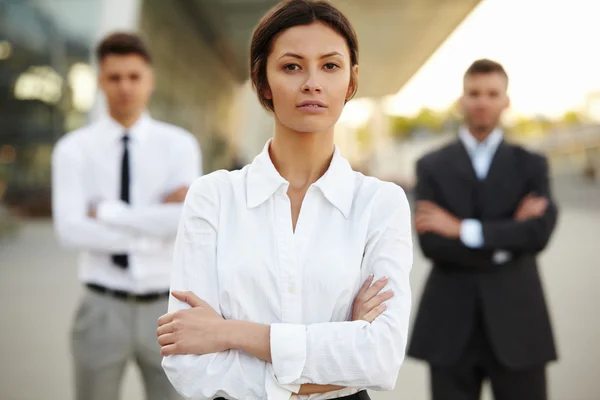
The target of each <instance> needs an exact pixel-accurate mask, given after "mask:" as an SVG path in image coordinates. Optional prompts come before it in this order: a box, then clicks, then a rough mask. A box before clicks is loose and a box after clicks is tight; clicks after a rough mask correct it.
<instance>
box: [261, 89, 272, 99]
mask: <svg viewBox="0 0 600 400" xmlns="http://www.w3.org/2000/svg"><path fill="white" fill-rule="evenodd" d="M260 92H261V93H262V96H263V97H264V98H265V99H267V100H273V93H271V89H270V88H269V87H268V86H267V87H265V88H263V89H261V91H260Z"/></svg>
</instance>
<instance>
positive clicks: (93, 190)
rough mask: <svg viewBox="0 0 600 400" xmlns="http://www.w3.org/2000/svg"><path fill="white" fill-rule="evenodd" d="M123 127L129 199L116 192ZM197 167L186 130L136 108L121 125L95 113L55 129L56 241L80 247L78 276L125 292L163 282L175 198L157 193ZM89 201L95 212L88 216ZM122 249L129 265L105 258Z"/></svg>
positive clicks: (184, 180)
mask: <svg viewBox="0 0 600 400" xmlns="http://www.w3.org/2000/svg"><path fill="white" fill-rule="evenodd" d="M125 132H128V135H129V137H130V140H129V141H128V142H129V143H128V146H129V169H130V176H131V179H130V203H129V204H127V203H124V202H122V201H121V200H119V199H120V187H121V186H120V182H121V159H122V156H123V149H124V147H123V140H122V138H123V135H124V134H125ZM200 175H201V163H200V149H199V146H198V142H197V140H196V138H195V137H194V136H192V135H191V134H190V133H189V132H187V131H185V130H183V129H181V128H178V127H176V126H173V125H169V124H166V123H163V122H159V121H156V120H153V119H152V118H151V117H150V116H149V115H147V114H144V115H143V116H142V117H141V118H140V119H139V120H138V121H137V122H136V123H135V125H133V126H132V127H130V128H129V129H126V128H124V127H123V126H121V125H120V124H118V123H117V122H116V121H114V120H113V119H110V118H106V119H103V120H101V121H99V122H97V123H94V124H92V125H88V126H86V127H83V128H81V129H78V130H76V131H73V132H70V133H68V134H66V135H65V136H64V137H62V138H61V139H60V140H59V141H58V143H57V144H56V146H55V148H54V152H53V155H52V208H53V214H54V226H55V230H56V232H57V235H58V238H59V240H60V242H61V243H62V244H63V245H64V246H67V247H70V248H74V249H77V250H79V251H80V257H79V262H78V264H79V276H80V279H81V281H82V282H84V283H95V284H99V285H102V286H105V287H108V288H110V289H116V290H125V291H128V292H132V293H139V294H142V293H147V292H152V291H158V290H166V289H167V288H168V287H169V281H170V272H171V266H172V249H173V243H174V239H175V236H176V233H177V226H178V222H179V216H180V215H181V209H182V208H183V206H182V204H181V203H179V204H177V203H171V204H163V203H162V200H163V198H164V196H165V195H167V194H169V193H171V192H173V191H174V190H176V189H177V188H179V187H181V186H188V187H189V186H191V184H192V183H193V182H194V180H195V179H196V178H198V176H200ZM92 208H96V213H97V216H96V218H89V217H88V212H89V210H90V209H92ZM120 253H127V254H128V255H129V267H128V268H127V269H123V268H121V267H119V266H116V265H114V264H113V263H112V261H111V258H110V256H111V254H120Z"/></svg>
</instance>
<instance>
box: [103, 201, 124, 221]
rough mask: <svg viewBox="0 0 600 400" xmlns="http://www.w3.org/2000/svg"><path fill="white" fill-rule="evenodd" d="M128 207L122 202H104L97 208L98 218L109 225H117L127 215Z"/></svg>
mask: <svg viewBox="0 0 600 400" xmlns="http://www.w3.org/2000/svg"><path fill="white" fill-rule="evenodd" d="M128 207H129V206H128V205H127V204H126V203H124V202H122V201H103V202H101V203H100V204H98V206H97V207H96V218H97V219H98V221H101V222H105V223H107V224H116V223H118V222H119V220H120V219H122V218H123V216H124V215H125V214H126V213H127V211H128Z"/></svg>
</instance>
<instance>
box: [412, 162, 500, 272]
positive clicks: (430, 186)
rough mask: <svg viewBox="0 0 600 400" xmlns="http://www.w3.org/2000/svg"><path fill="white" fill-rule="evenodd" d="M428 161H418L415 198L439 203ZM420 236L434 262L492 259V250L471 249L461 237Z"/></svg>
mask: <svg viewBox="0 0 600 400" xmlns="http://www.w3.org/2000/svg"><path fill="white" fill-rule="evenodd" d="M428 161H429V160H428V159H427V158H422V159H420V160H419V161H418V162H417V166H416V173H417V184H416V187H415V199H416V200H417V201H419V200H429V201H433V202H435V203H437V204H439V199H438V198H437V196H436V192H437V191H438V190H439V189H438V187H437V185H436V182H435V180H434V179H433V176H432V174H431V173H430V169H429V167H430V165H431V164H428V163H427V162H428ZM418 238H419V245H420V247H421V251H422V252H423V254H424V255H425V257H427V258H429V259H430V260H432V261H433V262H438V263H449V264H459V265H461V266H473V267H477V266H481V264H482V263H486V262H489V261H491V257H492V256H491V252H490V251H488V250H479V249H470V248H468V247H467V246H465V244H464V243H463V242H462V241H461V240H459V239H447V238H445V237H443V236H440V235H437V234H435V233H431V232H428V233H424V234H420V235H419V236H418Z"/></svg>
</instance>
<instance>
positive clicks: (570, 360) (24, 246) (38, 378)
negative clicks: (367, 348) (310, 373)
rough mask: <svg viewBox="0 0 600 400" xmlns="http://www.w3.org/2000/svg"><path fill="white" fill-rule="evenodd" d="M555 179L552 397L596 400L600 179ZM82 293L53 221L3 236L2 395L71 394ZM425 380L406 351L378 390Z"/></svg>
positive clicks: (423, 393)
mask: <svg viewBox="0 0 600 400" xmlns="http://www.w3.org/2000/svg"><path fill="white" fill-rule="evenodd" d="M555 187H556V192H557V197H558V198H559V203H560V204H561V211H562V213H561V218H560V222H559V229H558V231H557V232H556V235H555V236H554V239H553V241H552V243H551V246H550V249H549V250H548V251H546V252H545V253H544V254H543V256H542V266H543V268H542V272H543V276H544V282H545V287H546V291H547V296H548V301H549V303H550V306H551V312H552V317H553V322H554V325H555V328H556V336H557V340H558V345H559V351H560V356H561V360H560V362H559V363H557V364H556V365H553V366H552V367H551V369H550V379H549V381H550V392H551V399H552V400H597V399H598V398H600V379H599V375H598V371H600V346H599V345H598V340H599V339H600V312H599V311H598V309H599V307H600V295H599V294H598V292H599V290H598V288H599V284H600V262H598V260H599V257H598V253H597V249H598V248H599V247H600V241H599V240H598V234H599V233H600V185H595V186H592V185H589V184H587V183H584V182H582V181H581V180H580V179H579V178H569V179H564V178H563V179H559V180H557V183H556V184H555ZM427 271H428V266H427V264H426V262H424V260H423V259H422V258H421V255H420V252H419V251H418V250H417V251H416V259H415V265H414V268H413V273H412V278H411V279H412V282H413V290H414V296H415V304H416V301H417V299H418V296H419V295H420V293H421V288H422V285H423V282H424V279H425V276H426V274H427ZM79 295H80V287H79V285H78V283H77V280H76V270H75V265H74V255H73V254H72V253H68V252H65V251H63V250H60V249H59V248H58V246H57V244H56V242H55V240H54V237H53V234H52V229H51V226H50V223H49V222H35V223H27V224H25V225H24V228H23V230H22V231H21V233H20V235H19V236H18V237H17V238H15V239H12V240H9V241H4V242H0V304H2V307H1V308H0V321H1V324H2V325H1V326H2V328H1V329H0V355H1V359H2V362H1V364H0V365H1V368H2V370H1V373H0V400H38V399H44V400H70V399H71V398H72V389H71V372H70V360H69V355H68V342H67V331H68V327H69V326H70V322H71V317H72V314H73V311H74V308H75V305H76V304H77V302H78V296H79ZM426 383H427V373H426V369H425V367H424V366H423V365H422V364H420V363H415V362H413V361H411V360H408V361H407V362H406V364H405V366H404V367H403V369H402V371H401V373H400V377H399V379H398V384H397V386H396V390H395V391H394V392H392V393H382V394H377V393H373V397H374V398H375V399H379V400H391V399H407V400H425V399H427V398H428V392H427V390H426ZM142 398H143V395H142V392H141V389H140V385H139V377H138V374H137V371H136V370H135V369H134V368H130V369H129V370H128V371H127V375H126V378H125V380H124V385H123V399H127V400H141V399H142ZM485 398H486V399H489V397H488V394H487V393H486V397H485ZM107 400H111V399H107Z"/></svg>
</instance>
